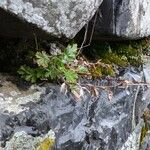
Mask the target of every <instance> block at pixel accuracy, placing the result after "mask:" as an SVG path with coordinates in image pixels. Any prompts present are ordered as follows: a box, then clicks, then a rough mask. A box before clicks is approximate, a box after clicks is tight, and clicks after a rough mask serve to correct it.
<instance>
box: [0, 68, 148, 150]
mask: <svg viewBox="0 0 150 150" xmlns="http://www.w3.org/2000/svg"><path fill="white" fill-rule="evenodd" d="M8 79H9V80H8ZM122 79H125V80H135V81H140V80H141V75H140V73H139V72H137V71H136V70H134V69H132V68H131V69H129V70H128V69H127V70H125V73H124V75H123V76H122ZM11 81H14V80H13V77H9V78H6V76H5V77H4V76H3V75H1V77H0V84H1V87H0V93H1V94H0V95H1V96H0V97H1V98H3V106H4V107H3V106H1V109H0V141H1V144H2V145H1V146H2V147H4V148H3V149H5V150H10V149H7V147H8V145H10V144H8V143H11V141H13V139H14V137H16V134H17V133H19V135H20V132H21V133H22V132H23V133H25V135H26V136H25V138H21V137H19V139H21V142H23V143H25V142H26V139H27V138H26V137H30V138H29V141H30V142H31V141H32V140H30V139H38V137H39V136H42V135H45V134H47V133H48V131H50V130H52V131H54V132H55V135H56V143H55V146H54V150H67V149H69V150H70V149H72V150H96V149H100V150H121V148H122V150H124V149H123V148H124V147H126V146H128V147H129V148H130V145H131V146H132V145H135V144H134V143H136V142H137V138H136V136H134V134H133V136H131V135H132V129H133V128H132V127H134V126H133V124H134V125H135V130H136V129H138V132H140V131H139V129H140V128H141V127H142V126H140V128H138V126H139V125H138V126H136V125H137V124H139V122H140V121H141V116H142V112H143V110H144V109H145V108H146V107H147V105H148V104H149V103H150V101H149V96H148V97H145V99H144V100H143V99H142V95H145V94H144V93H145V91H146V90H147V88H146V87H143V86H141V88H140V90H139V91H138V90H137V88H138V87H137V86H134V85H133V86H129V87H126V88H119V87H115V85H116V84H117V83H116V80H115V79H114V80H113V79H112V81H110V80H108V81H107V80H95V81H87V80H85V81H81V82H82V83H84V84H85V83H88V84H89V83H91V84H93V85H114V88H110V89H101V88H100V89H99V90H98V91H99V93H100V95H99V96H98V97H94V96H92V95H90V94H89V93H88V92H86V91H84V92H85V95H84V97H83V98H82V100H80V101H76V100H75V99H74V98H73V96H72V95H71V94H70V93H68V94H67V95H64V94H62V93H60V86H58V85H52V84H47V85H43V86H32V88H31V87H30V86H29V87H28V86H27V87H26V88H24V89H22V88H21V86H20V85H18V86H16V85H14V83H12V82H11ZM8 84H9V86H8V87H7V88H6V85H8ZM23 85H24V84H23ZM30 91H31V93H30ZM110 91H111V92H112V93H113V97H112V99H111V100H110V98H109V97H110V96H109V94H110ZM137 91H138V97H137V100H136V103H135V104H136V105H134V102H135V97H136V96H135V95H136V94H137ZM19 93H24V95H22V94H20V95H19ZM35 93H38V94H35ZM39 93H40V97H39V96H36V98H35V95H39ZM29 95H30V96H29ZM32 96H33V98H29V97H32ZM8 97H10V98H9V99H8ZM18 97H20V98H19V99H20V100H19V101H17V99H18ZM21 99H22V100H21ZM20 101H22V102H20ZM4 104H6V105H4ZM10 105H11V107H12V106H13V109H10ZM134 106H135V109H134V110H135V112H134V113H133V108H134ZM18 108H19V109H18ZM17 110H18V112H17ZM133 114H134V115H133ZM135 133H136V132H135ZM13 135H14V136H13ZM17 135H18V134H17ZM135 135H136V134H135ZM138 135H139V134H138ZM32 136H33V137H35V138H33V137H32ZM17 137H18V136H17ZM23 137H24V134H23ZM15 139H16V138H15ZM23 139H25V141H22V140H23ZM128 139H129V141H131V142H126V141H127V140H128ZM6 141H8V142H6ZM19 141H20V140H17V145H19V144H18V142H19ZM34 142H35V141H34V140H33V143H32V142H31V143H32V144H31V145H34ZM5 143H6V144H5ZM13 143H14V144H15V142H13ZM128 143H129V144H128ZM14 146H15V145H14ZM2 147H1V149H2ZM135 147H136V145H135ZM12 150H16V149H12ZM21 150H23V149H21ZM27 150H28V149H27ZM29 150H31V149H29ZM130 150H134V149H130ZM144 150H146V149H144Z"/></svg>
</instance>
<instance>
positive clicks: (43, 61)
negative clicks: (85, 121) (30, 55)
mask: <svg viewBox="0 0 150 150" xmlns="http://www.w3.org/2000/svg"><path fill="white" fill-rule="evenodd" d="M35 56H36V62H37V64H38V66H42V67H44V68H47V67H48V64H49V62H50V56H49V55H48V54H46V52H44V51H42V52H37V53H36V55H35Z"/></svg>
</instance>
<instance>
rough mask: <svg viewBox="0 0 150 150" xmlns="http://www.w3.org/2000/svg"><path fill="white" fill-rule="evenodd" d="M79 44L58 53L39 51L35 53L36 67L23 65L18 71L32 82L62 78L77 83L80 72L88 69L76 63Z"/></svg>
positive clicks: (69, 46)
mask: <svg viewBox="0 0 150 150" xmlns="http://www.w3.org/2000/svg"><path fill="white" fill-rule="evenodd" d="M76 54H77V45H76V44H74V45H68V47H67V48H66V49H65V50H64V52H62V53H61V54H58V55H49V54H47V53H46V52H45V51H42V52H37V53H36V55H35V63H36V67H34V68H31V67H29V66H22V67H21V68H20V69H19V71H18V73H19V74H20V75H21V76H22V78H24V79H25V80H26V81H30V82H32V83H35V82H37V81H38V80H46V79H48V80H57V79H61V80H63V81H66V82H67V83H71V84H75V83H76V82H77V79H78V73H82V72H84V71H87V69H86V68H85V67H83V66H80V65H78V64H75V60H76Z"/></svg>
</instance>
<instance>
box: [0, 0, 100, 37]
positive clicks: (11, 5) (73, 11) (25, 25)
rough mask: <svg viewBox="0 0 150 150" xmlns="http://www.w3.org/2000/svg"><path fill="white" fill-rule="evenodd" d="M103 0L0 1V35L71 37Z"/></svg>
mask: <svg viewBox="0 0 150 150" xmlns="http://www.w3.org/2000/svg"><path fill="white" fill-rule="evenodd" d="M101 2H102V0H61V1H60V0H0V34H2V35H3V36H4V35H5V36H11V37H30V36H32V35H33V33H35V34H37V35H40V36H45V33H48V34H51V35H52V36H56V37H62V36H64V37H66V38H73V37H74V36H75V35H76V34H77V33H78V32H79V30H80V29H81V28H82V27H83V26H84V25H85V24H86V23H87V22H88V21H89V20H90V19H91V17H92V16H93V15H94V14H95V12H96V10H97V9H98V7H99V6H100V4H101Z"/></svg>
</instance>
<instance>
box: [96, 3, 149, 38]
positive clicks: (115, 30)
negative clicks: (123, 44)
mask: <svg viewBox="0 0 150 150" xmlns="http://www.w3.org/2000/svg"><path fill="white" fill-rule="evenodd" d="M98 17H99V19H98V22H97V25H96V32H95V36H96V37H95V38H101V37H102V38H106V39H109V38H110V39H113V40H115V38H116V39H118V38H120V39H139V38H143V37H148V36H150V27H149V24H150V1H149V0H125V1H124V0H105V1H103V3H102V5H101V7H100V15H99V16H98ZM100 35H101V36H100Z"/></svg>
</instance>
